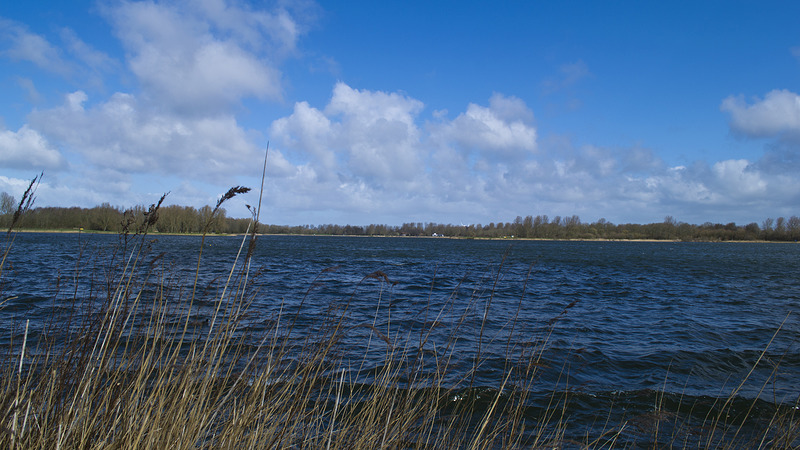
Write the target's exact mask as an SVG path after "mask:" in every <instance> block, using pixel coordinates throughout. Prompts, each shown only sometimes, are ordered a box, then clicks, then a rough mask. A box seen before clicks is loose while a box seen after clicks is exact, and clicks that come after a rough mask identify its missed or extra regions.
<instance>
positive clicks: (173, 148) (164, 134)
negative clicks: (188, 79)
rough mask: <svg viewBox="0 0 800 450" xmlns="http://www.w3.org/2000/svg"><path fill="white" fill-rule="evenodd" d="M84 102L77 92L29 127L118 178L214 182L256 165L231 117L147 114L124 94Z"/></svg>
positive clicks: (38, 116)
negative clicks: (137, 176) (147, 176)
mask: <svg viewBox="0 0 800 450" xmlns="http://www.w3.org/2000/svg"><path fill="white" fill-rule="evenodd" d="M87 101H88V97H87V95H86V94H85V93H83V92H82V91H77V92H74V93H71V94H69V95H67V98H66V101H65V103H64V105H63V106H61V107H58V108H54V109H50V110H43V111H34V112H33V113H31V115H30V117H29V120H30V124H31V126H33V127H35V128H36V129H37V130H39V131H40V132H42V133H44V134H45V135H47V136H48V137H49V138H50V139H52V140H54V141H58V142H62V143H64V144H65V145H66V146H68V147H69V148H70V150H71V151H72V152H74V153H77V154H80V155H81V156H82V157H83V158H85V160H86V161H87V162H89V163H90V164H92V165H93V166H96V167H98V168H103V169H113V170H117V171H120V172H123V173H143V172H154V173H163V174H178V175H181V176H184V177H189V178H207V179H211V180H220V179H225V178H226V177H230V176H232V175H235V174H237V173H241V172H242V171H245V170H248V169H250V167H251V164H250V163H251V162H252V161H257V160H259V156H258V151H257V150H256V149H257V146H256V145H254V144H253V142H252V139H251V137H250V136H248V133H247V132H246V131H245V130H243V129H242V128H241V127H239V125H238V124H237V123H236V120H235V119H234V118H233V117H232V116H229V115H219V116H214V117H181V116H178V115H174V114H169V113H161V112H158V111H151V110H148V109H147V108H146V107H143V106H142V105H141V104H140V103H139V101H138V100H137V99H136V98H135V97H134V96H132V95H130V94H124V93H116V94H114V95H113V96H112V97H111V98H110V99H109V100H108V101H107V102H105V103H101V104H99V105H96V106H92V107H89V108H85V107H84V103H85V102H87Z"/></svg>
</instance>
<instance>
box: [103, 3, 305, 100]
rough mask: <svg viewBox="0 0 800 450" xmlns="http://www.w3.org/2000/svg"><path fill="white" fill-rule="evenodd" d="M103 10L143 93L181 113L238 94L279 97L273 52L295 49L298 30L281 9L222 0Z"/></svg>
mask: <svg viewBox="0 0 800 450" xmlns="http://www.w3.org/2000/svg"><path fill="white" fill-rule="evenodd" d="M107 14H108V16H109V17H110V18H111V20H112V22H113V24H114V26H115V29H116V32H117V34H118V36H119V37H120V39H121V41H122V43H123V45H124V46H125V48H126V49H127V51H128V53H129V57H128V64H129V65H130V68H131V70H132V71H133V73H134V74H135V75H136V76H137V77H138V79H139V81H140V82H141V83H142V85H143V87H144V89H145V92H146V93H148V94H149V95H150V96H151V98H152V99H154V100H155V99H158V101H159V103H160V104H161V105H162V106H163V107H166V108H170V109H172V110H173V111H179V112H181V113H183V114H188V113H199V114H208V113H213V112H215V111H218V110H219V109H220V108H228V107H230V106H232V105H234V104H236V103H237V102H238V101H239V100H241V99H242V98H244V97H255V98H259V99H262V100H277V99H280V98H281V95H282V87H281V74H280V71H279V70H278V69H277V66H276V59H278V58H281V57H283V56H285V55H287V54H290V53H291V52H292V51H293V50H294V48H295V45H296V41H297V38H298V36H299V34H300V31H301V30H300V26H299V25H298V24H297V23H296V22H295V20H294V19H293V18H292V17H291V16H290V15H289V14H288V13H287V12H286V11H285V10H282V9H279V10H277V11H276V12H267V11H261V10H251V9H249V8H247V7H245V6H240V5H238V4H228V3H226V2H222V1H207V2H196V3H193V2H189V3H183V4H179V5H171V4H160V3H159V4H157V3H145V2H137V3H128V2H125V3H122V4H120V5H119V6H118V7H116V8H110V9H108V10H107Z"/></svg>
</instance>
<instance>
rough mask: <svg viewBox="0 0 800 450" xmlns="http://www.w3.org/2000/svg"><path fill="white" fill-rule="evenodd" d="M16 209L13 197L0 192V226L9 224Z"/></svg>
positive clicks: (4, 226)
mask: <svg viewBox="0 0 800 450" xmlns="http://www.w3.org/2000/svg"><path fill="white" fill-rule="evenodd" d="M16 209H17V202H16V200H15V199H14V197H13V196H12V195H10V194H8V193H6V192H2V193H0V226H2V227H3V228H6V227H8V226H10V225H11V218H12V217H13V215H14V211H15V210H16Z"/></svg>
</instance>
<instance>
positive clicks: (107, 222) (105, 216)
mask: <svg viewBox="0 0 800 450" xmlns="http://www.w3.org/2000/svg"><path fill="white" fill-rule="evenodd" d="M16 207H17V205H16V204H15V202H14V198H13V197H12V196H10V195H8V194H7V193H5V192H3V193H0V227H3V228H7V227H8V226H9V225H10V223H11V218H12V216H13V213H14V211H15V210H16ZM145 212H147V208H146V207H144V206H143V205H138V206H134V207H133V208H130V209H124V208H121V207H117V206H112V205H110V204H109V203H103V204H101V205H99V206H95V207H94V208H78V207H71V208H62V207H37V208H32V209H30V210H29V211H27V213H26V215H25V218H24V220H23V221H21V222H20V223H19V225H18V226H19V228H21V229H36V230H64V229H66V230H70V229H72V230H77V229H84V230H92V231H105V232H122V231H124V230H126V229H134V227H135V226H136V224H138V223H140V222H141V221H143V220H144V218H145ZM212 212H213V208H212V207H211V206H203V207H202V208H194V207H191V206H177V205H170V206H161V207H160V208H159V209H158V221H157V222H156V225H155V229H154V230H153V231H156V232H161V233H202V232H203V231H204V230H205V231H207V232H210V233H218V234H242V233H246V232H247V231H248V225H249V224H250V219H240V218H232V217H227V216H226V212H225V209H224V208H220V209H219V210H218V211H217V213H216V214H214V215H213V217H212ZM258 231H259V232H260V233H265V234H303V235H312V234H318V235H340V236H446V237H462V238H527V239H619V240H629V239H654V240H682V241H753V240H769V241H798V240H800V218H798V217H797V216H791V217H789V218H788V219H787V218H784V217H778V218H777V219H772V218H768V219H765V220H764V221H763V222H762V223H761V224H758V223H755V222H753V223H749V224H747V225H737V224H736V223H733V222H731V223H727V224H719V223H711V222H706V223H703V224H701V225H693V224H688V223H685V222H678V221H677V220H675V219H674V218H673V217H671V216H667V217H665V218H664V220H663V221H662V222H657V223H650V224H632V223H627V224H613V223H611V222H609V221H607V220H605V219H599V220H597V221H595V222H591V223H586V222H582V221H581V219H580V217H578V216H575V215H573V216H565V217H561V216H555V217H553V218H550V217H548V216H546V215H538V216H535V217H534V216H526V217H522V216H517V217H516V219H514V220H513V221H511V222H496V223H495V222H491V223H489V224H486V225H482V224H471V225H453V224H440V223H433V222H408V223H403V224H402V225H385V224H371V225H366V226H360V225H336V224H323V225H295V226H289V225H267V224H260V225H259V228H258Z"/></svg>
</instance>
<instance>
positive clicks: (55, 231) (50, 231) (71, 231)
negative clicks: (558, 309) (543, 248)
mask: <svg viewBox="0 0 800 450" xmlns="http://www.w3.org/2000/svg"><path fill="white" fill-rule="evenodd" d="M13 231H14V232H19V233H47V234H107V235H114V234H116V235H118V234H120V233H119V232H116V231H101V230H85V229H77V228H72V229H17V230H13ZM7 232H8V231H7ZM147 234H148V235H150V236H195V237H202V236H203V234H202V233H162V232H158V231H149V232H148V233H147ZM129 235H131V236H132V235H134V233H129ZM205 236H206V237H231V236H244V233H207V234H206V235H205ZM257 236H301V237H305V236H322V237H354V238H405V239H462V240H476V241H542V242H663V243H693V242H694V243H711V244H714V243H719V244H724V243H753V244H797V243H798V241H768V240H735V239H729V240H724V241H723V240H691V241H684V240H680V239H608V238H575V239H549V238H518V237H471V236H387V235H379V234H375V235H357V234H297V233H258V234H257Z"/></svg>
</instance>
